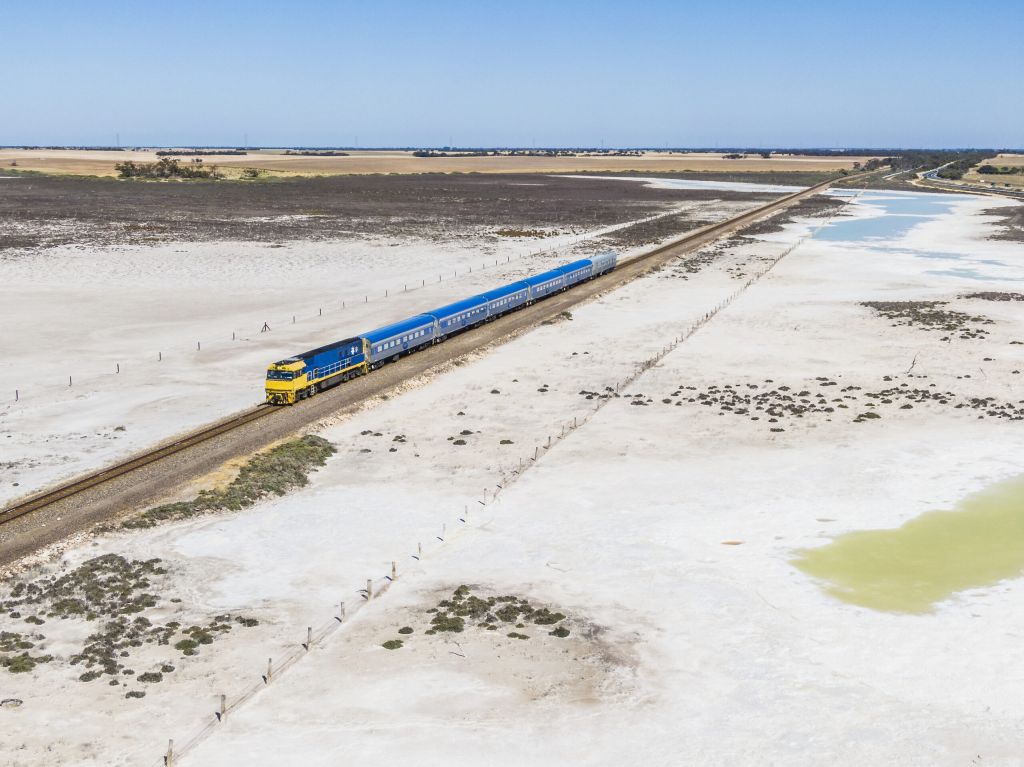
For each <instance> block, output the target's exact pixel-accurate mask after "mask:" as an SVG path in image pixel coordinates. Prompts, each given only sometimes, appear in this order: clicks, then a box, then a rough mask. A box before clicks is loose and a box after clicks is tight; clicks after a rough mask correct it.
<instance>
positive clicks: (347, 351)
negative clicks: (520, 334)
mask: <svg viewBox="0 0 1024 767" xmlns="http://www.w3.org/2000/svg"><path fill="white" fill-rule="evenodd" d="M617 262H618V258H617V256H616V254H615V253H614V252H611V251H609V252H605V253H599V254H598V255H596V256H594V257H593V258H584V259H581V260H579V261H573V262H572V263H569V264H565V265H563V266H560V267H557V268H556V269H550V270H548V271H546V272H542V273H541V274H535V275H533V276H532V277H527V278H526V279H524V280H521V281H520V282H512V283H509V284H508V285H503V286H502V287H500V288H495V289H494V290H489V291H487V292H486V293H481V294H480V295H478V296H473V297H472V298H466V299H463V300H462V301H456V302H455V303H452V304H448V305H446V306H442V307H440V308H439V309H432V310H430V311H429V312H424V313H423V314H417V315H416V316H415V317H409V318H408V319H405V320H402V321H401V322H395V323H393V324H391V325H385V326H384V327H380V328H377V329H376V330H371V331H370V332H368V333H365V334H363V335H362V336H358V337H356V338H347V339H345V340H343V341H336V342H335V343H333V344H328V345H327V346H321V347H320V348H318V349H312V350H310V351H308V352H304V353H303V354H299V355H297V356H295V357H289V358H287V359H284V360H281V361H280V362H275V363H274V364H273V365H271V366H270V367H269V368H268V369H267V381H266V395H267V402H269V403H270V404H273V405H290V404H292V403H294V402H296V401H298V400H300V399H304V398H306V397H309V396H310V395H312V394H316V393H317V392H318V391H320V390H321V389H326V388H328V387H330V386H334V385H335V384H339V383H341V382H342V381H347V380H348V379H350V378H354V377H355V376H358V375H363V374H364V373H366V372H368V371H369V370H373V369H376V368H379V367H380V366H381V365H383V364H385V363H386V362H394V361H395V360H397V359H398V358H399V357H401V356H402V355H404V354H409V353H411V352H414V351H418V350H420V349H423V348H425V347H427V346H429V345H430V344H433V343H439V342H441V341H443V340H444V339H445V338H447V337H448V336H450V335H452V334H454V333H459V332H461V331H463V330H467V329H469V328H472V327H475V326H476V325H479V324H481V323H483V322H486V321H487V320H489V319H492V318H495V317H499V316H501V315H503V314H505V313H507V312H511V311H513V310H515V309H519V308H520V307H522V306H525V305H526V304H531V303H533V302H534V301H540V300H541V299H544V298H547V297H548V296H550V295H553V294H554V293H558V292H559V291H562V290H565V289H566V288H569V287H572V286H573V285H577V284H579V283H581V282H585V281H586V280H589V279H592V278H594V277H597V276H599V275H602V274H605V273H606V272H610V271H611V270H612V269H614V268H615V266H616V264H617Z"/></svg>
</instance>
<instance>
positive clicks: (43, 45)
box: [0, 0, 1024, 147]
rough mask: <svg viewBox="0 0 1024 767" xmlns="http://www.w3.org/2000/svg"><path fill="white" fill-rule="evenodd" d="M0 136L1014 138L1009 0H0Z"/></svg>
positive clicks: (328, 140)
mask: <svg viewBox="0 0 1024 767" xmlns="http://www.w3.org/2000/svg"><path fill="white" fill-rule="evenodd" d="M0 25H2V29H3V30H4V31H3V34H2V36H0V73H2V74H0V144H22V143H30V144H64V143H69V144H113V143H114V141H115V134H117V133H119V134H120V137H121V143H122V144H123V145H132V144H158V145H160V144H186V145H193V144H195V145H201V144H216V145H230V144H241V143H242V142H243V141H244V138H245V136H246V134H248V139H249V142H250V143H251V144H255V145H277V146H280V145H316V146H325V145H352V144H355V143H356V142H357V140H358V144H359V145H360V146H406V145H409V146H440V145H445V144H448V143H449V141H451V142H454V144H456V145H460V146H527V147H528V146H531V145H534V144H535V145H536V146H580V145H589V146H598V145H600V144H601V143H602V142H603V143H604V144H605V145H606V146H664V145H666V144H668V145H672V146H729V145H744V146H746V145H749V146H768V145H775V146H780V145H782V146H787V145H788V146H885V147H888V146H1017V147H1020V146H1022V145H1024V97H1022V95H1024V38H1022V37H1021V35H1022V33H1024V0H973V1H968V2H950V1H949V0H885V1H884V2H877V1H876V0H850V1H849V2H838V1H837V0H816V1H815V2H810V1H806V2H805V1H800V2H783V1H782V0H753V1H749V2H748V1H746V0H714V2H711V1H706V2H685V1H682V0H679V1H677V2H669V1H658V0H651V1H650V2H643V1H642V0H636V1H634V2H605V1H604V0H591V1H590V2H576V1H570V2H558V1H557V0H551V1H550V2H515V1H514V0H505V2H487V1H486V0H477V2H440V1H438V2H429V1H421V2H402V1H400V0H362V2H358V3H355V2H347V1H346V2H342V1H337V2H327V1H326V0H320V1H318V0H293V1H292V2H258V1H256V2H218V1H217V0H209V2H195V1H193V0H179V1H178V2H157V1H156V0H152V1H150V0H136V1H134V2H128V1H127V0H125V1H123V2H115V1H113V0H88V2H86V1H84V0H82V1H77V0H64V1H63V2H62V1H60V0H0Z"/></svg>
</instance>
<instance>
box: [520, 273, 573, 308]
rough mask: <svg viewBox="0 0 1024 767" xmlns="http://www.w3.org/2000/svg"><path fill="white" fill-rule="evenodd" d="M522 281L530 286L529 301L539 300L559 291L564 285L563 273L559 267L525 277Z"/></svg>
mask: <svg viewBox="0 0 1024 767" xmlns="http://www.w3.org/2000/svg"><path fill="white" fill-rule="evenodd" d="M523 282H525V283H526V284H527V285H529V286H530V301H539V300H540V299H542V298H546V297H547V296H550V295H551V294H552V293H557V292H558V291H560V290H561V289H562V288H563V287H564V286H565V275H564V274H562V272H561V270H560V269H551V270H550V271H547V272H541V273H540V274H535V275H533V276H532V277H527V278H526V279H525V280H523Z"/></svg>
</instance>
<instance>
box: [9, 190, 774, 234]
mask: <svg viewBox="0 0 1024 767" xmlns="http://www.w3.org/2000/svg"><path fill="white" fill-rule="evenodd" d="M760 199H765V200H767V199H769V196H765V195H751V194H747V193H739V192H732V191H722V190H710V189H709V190H704V189H701V190H682V189H655V188H651V187H649V186H647V185H644V184H639V183H635V184H633V183H631V184H623V183H621V182H619V181H615V180H609V179H600V178H584V179H580V178H560V177H537V176H516V175H489V176H485V175H480V176H476V175H473V176H460V175H457V176H443V175H425V176H412V175H410V176H398V177H395V176H334V177H324V178H311V179H291V180H282V181H278V182H274V183H268V184H247V183H243V182H227V181H222V182H200V183H188V184H185V183H146V182H118V181H113V180H110V179H89V178H72V177H33V178H29V177H25V178H23V179H20V180H19V181H17V182H8V183H4V184H3V185H2V186H0V251H3V250H4V249H12V248H26V247H41V246H54V245H63V244H70V243H74V244H76V245H122V244H153V243H159V242H170V241H186V242H199V241H232V240H247V241H255V242H279V241H294V240H318V241H322V240H330V239H342V238H367V237H373V236H380V235H387V236H391V237H393V236H403V235H404V236H412V237H423V238H426V239H431V240H434V241H451V240H459V239H464V238H466V237H467V236H471V237H478V236H480V235H483V234H488V233H490V235H492V236H493V237H494V238H499V237H505V238H507V236H508V233H509V232H527V233H530V235H531V236H534V237H535V236H536V232H538V231H541V230H544V231H550V230H558V231H559V232H561V233H565V232H578V231H582V230H585V229H590V228H597V227H602V226H608V225H612V224H618V223H622V222H624V221H628V220H631V219H637V218H641V217H645V216H649V215H652V214H655V213H661V212H665V211H666V210H668V209H669V206H670V205H672V204H673V203H679V202H689V201H695V202H700V201H711V200H722V201H734V200H735V201H746V202H749V201H751V200H760ZM484 227H486V230H482V228H484ZM680 231H681V230H680Z"/></svg>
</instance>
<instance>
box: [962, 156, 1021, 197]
mask: <svg viewBox="0 0 1024 767" xmlns="http://www.w3.org/2000/svg"><path fill="white" fill-rule="evenodd" d="M981 165H995V166H997V167H1003V166H1006V167H1010V168H1024V154H999V155H996V156H995V157H990V158H988V159H986V160H985V161H984V162H982V163H979V165H977V166H975V167H973V168H971V170H969V171H968V172H967V173H965V174H964V181H969V182H971V183H973V184H985V185H986V186H987V185H995V186H997V187H1001V186H1007V187H1010V188H1016V189H1024V173H1006V174H1003V173H1000V174H991V173H978V167H980V166H981Z"/></svg>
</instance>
